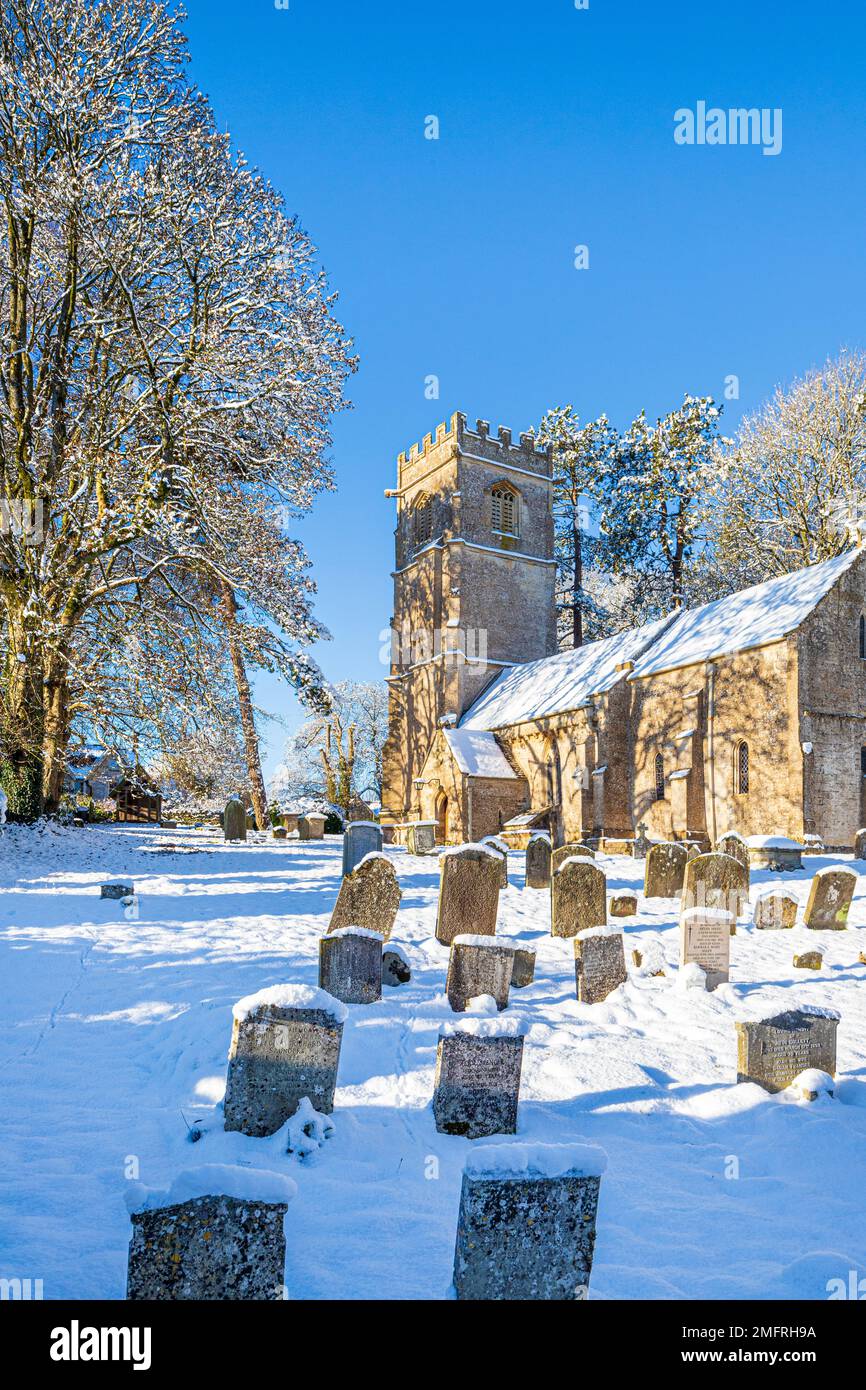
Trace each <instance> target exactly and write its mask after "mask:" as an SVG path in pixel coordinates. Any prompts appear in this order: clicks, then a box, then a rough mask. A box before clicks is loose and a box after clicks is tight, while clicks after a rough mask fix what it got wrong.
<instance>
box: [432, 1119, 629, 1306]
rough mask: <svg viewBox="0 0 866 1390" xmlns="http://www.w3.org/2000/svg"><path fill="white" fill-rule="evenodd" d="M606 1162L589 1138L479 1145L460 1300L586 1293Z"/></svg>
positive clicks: (467, 1183)
mask: <svg viewBox="0 0 866 1390" xmlns="http://www.w3.org/2000/svg"><path fill="white" fill-rule="evenodd" d="M606 1161H607V1160H606V1156H605V1153H604V1150H603V1149H599V1148H596V1147H595V1145H590V1144H586V1145H583V1144H531V1145H530V1144H495V1145H494V1144H489V1145H487V1144H481V1145H479V1146H478V1147H477V1148H474V1149H473V1150H472V1152H471V1153H470V1154H469V1156H468V1157H467V1159H466V1163H465V1167H464V1170H463V1186H462V1189H461V1192H460V1214H459V1216H458V1220H457V1240H456V1244H455V1249H454V1289H455V1292H456V1294H457V1297H458V1299H475V1300H494V1299H496V1300H498V1299H508V1300H515V1301H518V1300H519V1301H525V1300H533V1301H535V1300H545V1301H549V1300H582V1299H585V1298H586V1297H587V1295H588V1292H589V1279H590V1274H591V1272H592V1257H593V1252H594V1249H595V1223H596V1214H597V1211H598V1195H599V1189H600V1186H601V1175H602V1173H603V1172H604V1169H605V1166H606Z"/></svg>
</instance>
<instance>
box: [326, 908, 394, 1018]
mask: <svg viewBox="0 0 866 1390" xmlns="http://www.w3.org/2000/svg"><path fill="white" fill-rule="evenodd" d="M382 945H383V940H382V936H381V934H380V933H379V932H377V931H370V929H369V928H368V927H355V926H352V927H339V928H338V929H337V930H336V931H332V932H328V934H327V935H326V936H322V937H320V938H319V987H320V989H323V990H327V992H328V994H332V995H333V996H334V998H335V999H341V1000H342V1001H343V1003H344V1004H375V1003H376V1001H377V1000H379V999H381V998H382Z"/></svg>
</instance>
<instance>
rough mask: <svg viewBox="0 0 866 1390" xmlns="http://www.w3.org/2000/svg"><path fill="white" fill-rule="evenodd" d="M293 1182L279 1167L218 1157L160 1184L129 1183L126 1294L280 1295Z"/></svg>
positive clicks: (177, 1297)
mask: <svg viewBox="0 0 866 1390" xmlns="http://www.w3.org/2000/svg"><path fill="white" fill-rule="evenodd" d="M297 1190H298V1189H297V1186H296V1184H295V1183H294V1182H293V1181H292V1179H291V1178H289V1177H284V1176H283V1175H282V1174H281V1173H274V1172H270V1171H260V1170H258V1169H255V1168H235V1167H230V1166H228V1165H224V1164H219V1163H211V1164H205V1165H204V1166H203V1167H201V1168H194V1169H189V1170H188V1171H186V1172H183V1173H179V1174H178V1176H177V1177H176V1178H175V1180H174V1182H173V1183H172V1185H171V1187H170V1188H169V1189H168V1191H165V1192H158V1191H154V1190H153V1189H148V1188H146V1187H144V1186H143V1185H142V1184H141V1183H134V1184H131V1185H130V1188H129V1190H128V1192H127V1205H128V1207H129V1211H130V1216H131V1219H132V1239H131V1241H130V1243H129V1263H128V1268H127V1280H126V1297H127V1299H131V1300H134V1301H137V1300H141V1299H145V1300H148V1301H151V1302H153V1301H164V1300H172V1301H180V1300H187V1299H195V1300H197V1301H203V1300H213V1301H215V1302H217V1301H218V1302H221V1303H222V1302H226V1301H229V1300H236V1299H262V1300H268V1301H276V1300H280V1299H282V1297H283V1277H284V1267H285V1261H286V1238H285V1233H284V1229H283V1218H284V1217H285V1214H286V1211H287V1209H288V1205H289V1202H291V1200H292V1198H293V1197H294V1196H295V1194H296V1192H297Z"/></svg>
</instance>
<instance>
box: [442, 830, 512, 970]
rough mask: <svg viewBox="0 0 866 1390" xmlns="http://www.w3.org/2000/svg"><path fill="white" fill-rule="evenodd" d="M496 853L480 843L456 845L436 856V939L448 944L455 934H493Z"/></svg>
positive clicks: (497, 872)
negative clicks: (437, 884)
mask: <svg viewBox="0 0 866 1390" xmlns="http://www.w3.org/2000/svg"><path fill="white" fill-rule="evenodd" d="M500 872H501V870H500V864H499V856H498V855H497V854H495V853H494V852H493V850H489V849H483V848H482V846H481V845H459V846H458V847H457V848H456V849H446V851H445V853H444V854H441V855H440V856H439V875H440V876H439V905H438V908H437V912H436V940H437V941H439V942H441V943H442V945H443V946H450V945H451V942H452V941H453V940H454V937H455V936H460V935H461V933H467V932H475V933H477V935H479V936H493V935H494V934H495V932H496V914H497V911H498V908H499V875H500Z"/></svg>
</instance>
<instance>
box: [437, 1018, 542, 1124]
mask: <svg viewBox="0 0 866 1390" xmlns="http://www.w3.org/2000/svg"><path fill="white" fill-rule="evenodd" d="M525 1032H526V1024H525V1023H523V1022H522V1021H521V1020H520V1019H516V1018H502V1019H501V1018H496V1017H494V1018H483V1017H482V1018H466V1019H460V1021H459V1022H455V1023H443V1024H442V1026H441V1028H440V1029H439V1044H438V1047H437V1049H436V1077H435V1083H434V1092H433V1115H434V1118H435V1121H436V1128H437V1129H438V1130H439V1132H440V1133H441V1134H462V1135H464V1136H465V1137H466V1138H467V1139H483V1138H484V1137H485V1136H486V1135H488V1134H514V1133H515V1132H516V1130H517V1102H518V1097H519V1093H520V1067H521V1063H522V1061H523V1038H524V1034H525Z"/></svg>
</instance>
